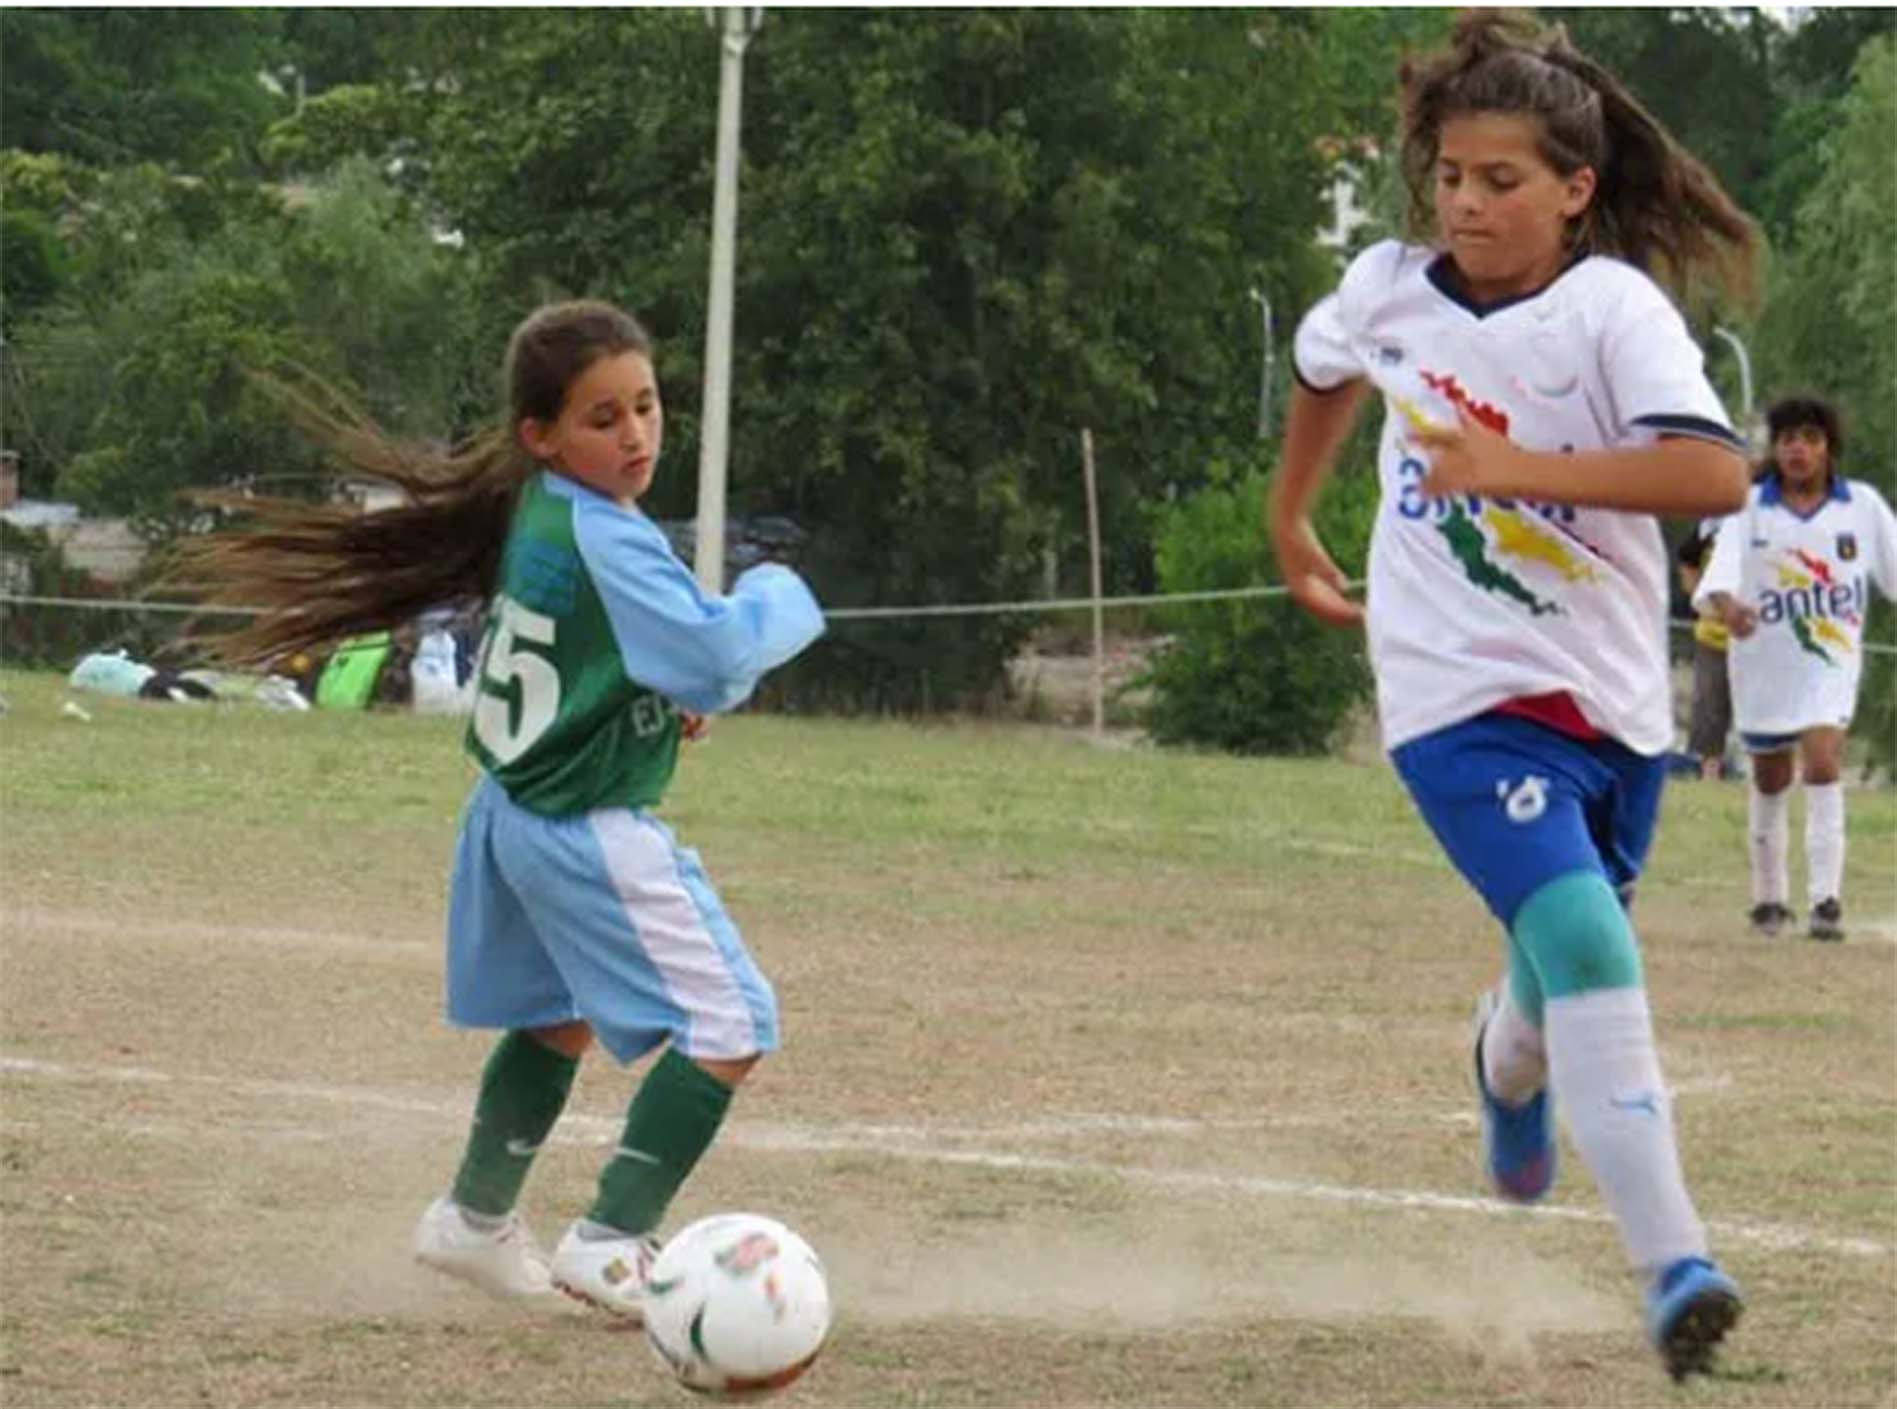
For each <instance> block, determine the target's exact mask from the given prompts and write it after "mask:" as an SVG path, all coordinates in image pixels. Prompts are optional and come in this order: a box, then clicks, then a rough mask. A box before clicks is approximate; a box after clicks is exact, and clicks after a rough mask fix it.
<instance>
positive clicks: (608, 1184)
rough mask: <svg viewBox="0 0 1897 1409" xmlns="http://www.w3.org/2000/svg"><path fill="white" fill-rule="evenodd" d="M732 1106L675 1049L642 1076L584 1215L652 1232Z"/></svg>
mask: <svg viewBox="0 0 1897 1409" xmlns="http://www.w3.org/2000/svg"><path fill="white" fill-rule="evenodd" d="M730 1106H731V1088H730V1087H729V1086H727V1085H725V1084H724V1083H723V1082H722V1081H720V1080H718V1078H717V1077H715V1076H713V1075H712V1074H711V1073H710V1072H708V1071H706V1070H705V1069H704V1068H703V1067H701V1066H700V1065H698V1063H697V1062H694V1061H693V1060H692V1059H691V1058H690V1057H682V1056H680V1055H679V1054H678V1052H677V1051H676V1050H675V1049H673V1048H667V1049H666V1052H665V1055H664V1056H662V1057H660V1058H659V1060H658V1061H657V1062H656V1063H655V1064H654V1065H653V1068H652V1070H651V1071H649V1072H647V1073H646V1079H645V1080H644V1081H642V1082H640V1083H639V1090H638V1091H637V1092H636V1093H635V1094H634V1095H633V1098H632V1106H631V1108H630V1109H629V1110H628V1111H627V1112H626V1129H625V1132H624V1133H623V1134H622V1135H621V1136H620V1137H619V1148H618V1149H617V1150H615V1151H614V1152H613V1157H612V1158H611V1159H609V1160H608V1161H607V1162H606V1168H605V1169H604V1170H602V1171H601V1172H600V1176H599V1197H598V1198H597V1199H596V1200H594V1202H593V1207H592V1209H591V1210H590V1211H589V1212H588V1213H587V1215H586V1216H587V1217H588V1218H589V1219H591V1220H592V1221H593V1222H595V1223H603V1224H605V1225H606V1226H607V1227H609V1228H617V1229H619V1230H620V1231H622V1232H626V1233H650V1232H651V1231H652V1230H653V1229H654V1228H657V1227H658V1226H659V1223H660V1222H661V1221H662V1220H663V1219H664V1217H665V1210H666V1209H667V1207H669V1206H670V1204H671V1202H672V1195H674V1194H676V1193H677V1192H678V1187H679V1185H681V1184H683V1183H684V1182H685V1176H686V1175H688V1174H690V1173H691V1172H692V1167H693V1166H694V1165H696V1164H697V1163H698V1159H699V1156H700V1155H702V1154H704V1153H705V1151H706V1149H707V1148H708V1147H709V1146H710V1145H711V1142H712V1137H713V1136H715V1135H717V1133H718V1127H719V1126H720V1125H722V1124H724V1119H725V1112H726V1111H727V1110H728V1109H730Z"/></svg>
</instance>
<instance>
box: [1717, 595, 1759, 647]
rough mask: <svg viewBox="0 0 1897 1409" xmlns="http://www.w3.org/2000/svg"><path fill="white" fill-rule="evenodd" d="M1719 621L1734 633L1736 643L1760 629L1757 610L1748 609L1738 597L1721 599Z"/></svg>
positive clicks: (1753, 608)
mask: <svg viewBox="0 0 1897 1409" xmlns="http://www.w3.org/2000/svg"><path fill="white" fill-rule="evenodd" d="M1719 619H1720V620H1721V621H1722V622H1724V623H1725V624H1726V630H1728V631H1730V632H1731V633H1732V636H1733V639H1734V640H1735V641H1743V640H1745V638H1746V637H1748V636H1750V635H1751V634H1752V633H1753V632H1754V631H1757V630H1758V629H1759V613H1758V610H1757V608H1755V607H1748V606H1747V605H1746V604H1745V603H1744V602H1742V601H1740V600H1739V599H1738V598H1737V597H1722V598H1721V600H1720V602H1719Z"/></svg>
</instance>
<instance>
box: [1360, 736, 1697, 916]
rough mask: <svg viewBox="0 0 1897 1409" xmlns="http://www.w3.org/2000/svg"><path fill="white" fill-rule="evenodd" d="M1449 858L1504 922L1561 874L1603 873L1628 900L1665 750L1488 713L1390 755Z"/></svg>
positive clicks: (1649, 839) (1649, 838)
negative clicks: (1638, 749) (1653, 751)
mask: <svg viewBox="0 0 1897 1409" xmlns="http://www.w3.org/2000/svg"><path fill="white" fill-rule="evenodd" d="M1390 758H1391V761H1392V762H1393V763H1395V764H1396V771H1397V773H1398V774H1399V775H1400V776H1401V777H1402V779H1403V782H1404V784H1405V785H1406V786H1407V787H1408V788H1409V790H1410V796H1411V797H1412V798H1414V799H1415V801H1416V806H1417V810H1418V811H1420V812H1421V813H1422V814H1423V820H1424V821H1425V822H1427V823H1429V828H1430V830H1431V831H1433V832H1434V833H1435V834H1436V840H1437V841H1439V842H1441V843H1442V847H1443V850H1445V851H1447V852H1448V853H1449V859H1450V860H1451V861H1453V862H1454V863H1455V865H1456V869H1457V870H1458V871H1461V872H1462V874H1463V876H1464V878H1465V879H1467V881H1468V882H1469V884H1470V885H1472V886H1474V887H1475V888H1476V890H1477V891H1479V892H1480V893H1481V895H1482V898H1483V899H1484V900H1485V901H1487V902H1488V906H1489V909H1490V910H1492V911H1493V912H1494V913H1495V917H1496V918H1497V919H1499V920H1500V921H1501V922H1502V924H1503V925H1504V926H1508V925H1512V924H1513V923H1514V920H1515V912H1516V911H1517V910H1518V909H1520V908H1521V904H1522V902H1523V901H1525V900H1526V899H1528V897H1529V896H1531V895H1533V894H1534V893H1535V892H1536V891H1538V890H1540V889H1541V888H1542V887H1543V886H1544V885H1546V884H1547V883H1548V882H1549V881H1552V880H1554V879H1555V878H1556V877H1557V876H1562V875H1566V874H1567V873H1568V872H1570V871H1583V870H1586V871H1595V872H1598V873H1599V874H1601V875H1604V876H1605V877H1606V878H1607V882H1608V884H1609V885H1611V886H1613V887H1614V889H1615V891H1616V892H1617V893H1618V894H1619V895H1620V897H1621V900H1622V902H1623V903H1628V902H1631V900H1632V898H1633V887H1634V882H1635V881H1636V880H1637V879H1638V878H1639V875H1640V868H1641V867H1642V866H1643V865H1644V864H1645V863H1646V859H1647V850H1648V848H1649V847H1650V846H1651V845H1652V844H1653V828H1654V824H1655V822H1656V821H1657V820H1658V818H1659V813H1660V790H1661V788H1662V786H1663V785H1664V784H1665V781H1666V760H1665V759H1664V758H1647V757H1644V756H1642V755H1641V754H1637V753H1635V752H1634V751H1633V750H1632V749H1629V748H1627V747H1626V746H1625V745H1624V744H1619V743H1616V742H1614V741H1613V740H1612V739H1599V740H1593V741H1586V740H1581V739H1574V738H1570V737H1569V736H1568V735H1566V734H1562V733H1559V732H1557V731H1556V730H1553V729H1549V728H1547V727H1545V726H1543V725H1540V724H1537V723H1535V722H1534V721H1532V720H1528V719H1522V718H1519V717H1517V716H1515V715H1509V714H1482V715H1478V716H1476V717H1475V718H1474V719H1470V720H1465V721H1464V722H1463V723H1461V724H1453V725H1451V726H1450V727H1448V728H1447V729H1438V730H1437V731H1436V732H1435V733H1433V734H1425V735H1423V737H1421V738H1420V739H1412V740H1410V741H1409V742H1408V743H1406V744H1404V745H1402V746H1401V747H1399V748H1398V749H1396V750H1395V752H1393V753H1392V754H1391V755H1390Z"/></svg>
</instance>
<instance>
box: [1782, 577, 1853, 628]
mask: <svg viewBox="0 0 1897 1409" xmlns="http://www.w3.org/2000/svg"><path fill="white" fill-rule="evenodd" d="M1788 578H1789V579H1794V580H1793V581H1787V579H1788ZM1797 578H1803V579H1804V580H1803V581H1802V582H1800V581H1796V580H1795V579H1797ZM1779 582H1780V585H1779V586H1777V587H1767V588H1765V589H1763V590H1762V591H1761V592H1760V593H1759V620H1760V621H1766V622H1777V621H1787V620H1813V619H1815V620H1818V621H1846V622H1850V623H1851V624H1852V625H1856V624H1857V623H1858V622H1860V621H1862V620H1863V619H1864V612H1865V609H1866V608H1867V607H1869V605H1870V594H1869V592H1867V591H1866V590H1865V587H1864V579H1863V578H1861V577H1860V578H1856V579H1854V580H1853V581H1851V582H1835V581H1833V580H1832V578H1831V574H1830V572H1829V571H1825V572H1822V573H1819V572H1811V573H1790V572H1783V571H1781V573H1780V577H1779Z"/></svg>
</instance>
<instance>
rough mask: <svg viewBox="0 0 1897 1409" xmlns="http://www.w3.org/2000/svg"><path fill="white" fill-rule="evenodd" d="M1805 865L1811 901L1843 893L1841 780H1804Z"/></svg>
mask: <svg viewBox="0 0 1897 1409" xmlns="http://www.w3.org/2000/svg"><path fill="white" fill-rule="evenodd" d="M1805 867H1806V872H1807V876H1808V879H1809V881H1810V887H1811V888H1810V892H1809V894H1810V897H1811V903H1812V904H1813V905H1816V904H1817V903H1818V902H1819V901H1821V900H1839V899H1842V898H1843V896H1844V784H1843V783H1807V784H1805Z"/></svg>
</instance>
